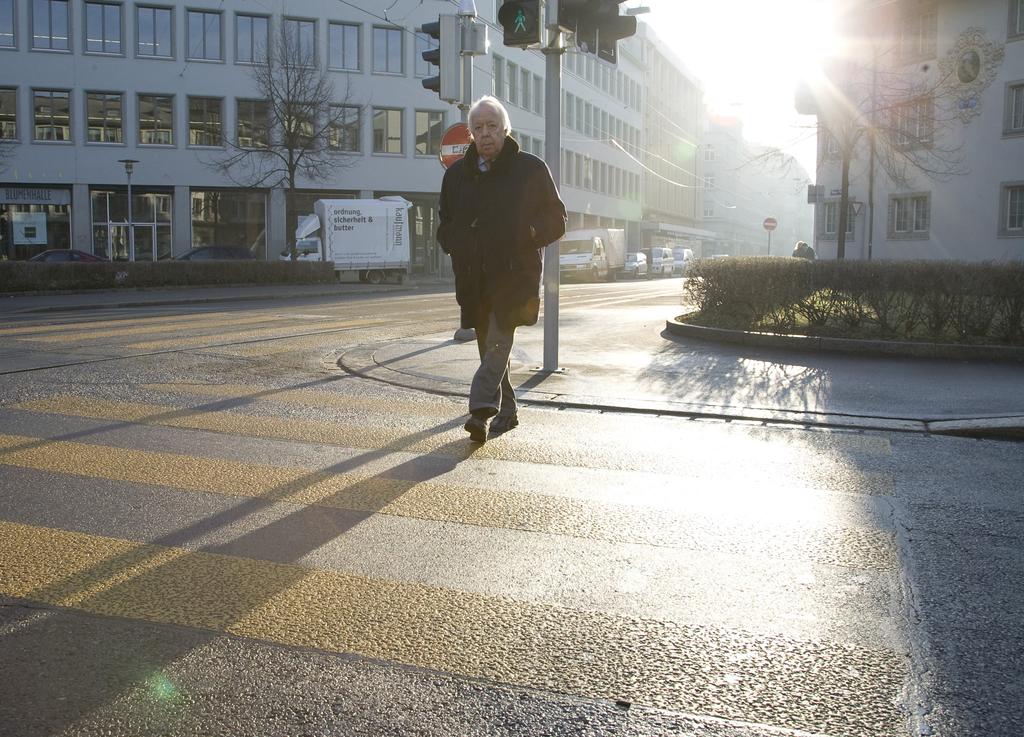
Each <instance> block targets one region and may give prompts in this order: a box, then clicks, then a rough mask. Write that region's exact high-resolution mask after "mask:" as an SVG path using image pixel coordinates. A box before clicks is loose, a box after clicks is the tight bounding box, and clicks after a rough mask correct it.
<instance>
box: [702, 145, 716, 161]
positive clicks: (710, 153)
mask: <svg viewBox="0 0 1024 737" xmlns="http://www.w3.org/2000/svg"><path fill="white" fill-rule="evenodd" d="M715 156H716V152H715V147H714V145H713V144H710V143H709V144H707V145H706V146H704V161H714V160H715Z"/></svg>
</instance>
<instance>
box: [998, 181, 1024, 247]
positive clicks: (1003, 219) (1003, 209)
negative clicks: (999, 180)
mask: <svg viewBox="0 0 1024 737" xmlns="http://www.w3.org/2000/svg"><path fill="white" fill-rule="evenodd" d="M1000 200H1001V201H1000V205H999V235H1001V236H1003V237H1009V238H1024V182H1010V183H1008V184H1004V185H1002V196H1001V198H1000Z"/></svg>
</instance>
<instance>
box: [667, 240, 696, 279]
mask: <svg viewBox="0 0 1024 737" xmlns="http://www.w3.org/2000/svg"><path fill="white" fill-rule="evenodd" d="M692 262H693V249H690V248H683V247H682V246H676V247H675V248H673V249H672V273H673V274H676V275H679V276H686V270H687V269H689V268H690V264H691V263H692Z"/></svg>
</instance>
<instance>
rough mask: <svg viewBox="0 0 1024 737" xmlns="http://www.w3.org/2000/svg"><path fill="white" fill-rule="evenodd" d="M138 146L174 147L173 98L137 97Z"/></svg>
mask: <svg viewBox="0 0 1024 737" xmlns="http://www.w3.org/2000/svg"><path fill="white" fill-rule="evenodd" d="M139 144H140V145H145V146H173V145H174V98H173V97H170V96H164V95H139Z"/></svg>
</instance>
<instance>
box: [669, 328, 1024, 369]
mask: <svg viewBox="0 0 1024 737" xmlns="http://www.w3.org/2000/svg"><path fill="white" fill-rule="evenodd" d="M665 329H666V330H667V331H668V332H669V333H671V334H672V335H679V336H682V337H686V338H696V339H697V340H705V341H709V342H718V343H732V344H736V345H748V346H756V347H758V348H786V349H790V350H797V351H808V352H815V351H830V352H833V353H859V354H862V355H863V354H872V355H879V356H902V357H908V358H949V359H955V360H962V361H970V360H974V361H1015V362H1024V348H1020V347H1017V346H999V345H954V344H949V343H915V342H909V341H896V340H855V339H852V338H822V337H816V336H811V335H777V334H775V333H755V332H747V331H743V330H726V329H724V328H709V327H704V326H703V325H691V324H688V323H683V322H679V321H678V320H675V319H672V320H666V321H665Z"/></svg>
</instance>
